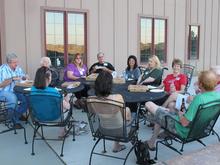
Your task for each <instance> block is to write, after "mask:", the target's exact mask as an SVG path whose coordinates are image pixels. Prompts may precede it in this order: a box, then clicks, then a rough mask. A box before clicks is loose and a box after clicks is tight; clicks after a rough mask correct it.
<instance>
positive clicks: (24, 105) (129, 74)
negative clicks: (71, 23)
mask: <svg viewBox="0 0 220 165" xmlns="http://www.w3.org/2000/svg"><path fill="white" fill-rule="evenodd" d="M97 60H98V62H96V63H94V64H93V65H92V66H91V67H90V68H89V69H88V68H87V66H86V65H85V64H83V58H82V55H81V54H79V53H77V54H75V55H74V58H73V59H72V60H71V62H70V63H69V64H68V65H67V66H66V67H65V69H64V77H63V80H64V81H67V82H71V81H79V80H80V79H85V78H86V76H87V75H88V74H92V73H99V74H98V77H97V79H96V81H95V86H94V89H95V94H96V95H97V96H99V97H104V98H110V99H112V100H117V101H121V102H124V100H123V96H122V95H120V94H112V93H111V90H112V83H113V82H112V79H113V77H112V73H113V72H114V71H115V68H114V66H113V65H112V64H110V63H109V62H106V61H104V53H102V52H100V53H98V54H97ZM6 62H7V63H6V64H3V65H1V66H0V100H1V101H6V102H7V105H8V109H9V110H10V111H15V112H16V113H15V116H14V119H15V121H16V128H20V127H21V125H20V119H21V117H22V115H23V114H24V113H25V112H26V111H27V109H28V102H27V98H26V96H25V95H24V94H21V93H16V92H14V90H13V88H14V86H15V83H16V82H18V81H21V80H25V79H27V78H28V77H27V75H26V74H25V73H24V71H23V70H22V69H21V68H20V66H18V57H17V56H16V55H15V54H13V53H12V54H8V55H7V57H6ZM182 66H183V63H182V61H181V60H180V59H174V60H173V62H172V69H173V71H172V73H171V74H168V75H167V76H166V77H165V79H164V80H162V77H163V72H162V69H161V63H160V60H159V58H158V57H157V56H156V55H153V56H151V57H149V60H148V64H147V65H146V69H145V70H144V72H143V73H141V70H140V69H139V66H138V63H137V58H136V57H135V56H134V55H130V56H129V57H128V59H127V67H126V68H125V72H124V73H125V77H126V79H127V80H129V79H132V80H135V81H136V84H139V85H153V86H156V87H158V88H164V90H165V92H167V97H166V99H165V100H164V101H163V102H160V103H158V102H156V103H158V104H159V105H156V104H155V103H153V102H146V103H145V108H146V110H147V111H148V113H150V114H151V115H152V116H153V118H154V131H153V135H152V137H151V138H150V139H149V140H147V141H146V144H147V145H148V146H149V149H150V150H155V141H156V140H157V137H158V135H159V133H160V127H161V126H163V125H164V120H165V116H167V115H169V116H172V117H174V118H176V119H177V120H178V121H180V122H181V124H182V125H176V124H175V123H168V127H169V129H170V130H172V131H174V132H176V133H178V134H179V135H180V136H182V137H184V136H186V135H187V133H188V128H187V126H188V125H189V123H190V122H191V121H192V120H193V119H194V117H195V114H196V110H197V108H198V106H199V104H201V103H206V102H208V101H211V100H216V99H217V98H220V68H219V67H216V68H215V67H214V68H211V69H210V70H208V71H202V72H201V73H200V74H199V77H198V82H197V85H198V88H199V93H198V94H197V95H196V96H189V97H188V98H187V102H188V103H189V107H188V109H187V111H186V112H181V111H178V110H176V108H175V101H176V99H177V97H178V94H180V93H184V89H185V87H186V85H187V81H188V79H187V76H186V75H185V74H183V73H181V69H182ZM50 68H51V61H50V59H49V58H48V57H43V58H42V59H41V62H40V68H38V70H37V72H36V75H35V79H34V84H33V87H32V88H31V92H36V91H43V92H52V93H54V94H55V95H60V93H59V92H58V91H57V90H56V89H55V88H53V87H50V83H51V81H52V74H53V72H51V70H50ZM88 89H89V86H87V85H85V88H84V90H82V91H80V92H77V93H75V96H76V98H77V100H76V101H75V107H76V108H81V107H82V104H83V103H82V102H81V98H82V97H88V95H87V91H88ZM18 101H19V102H20V105H18V106H17V103H18ZM68 103H69V99H64V102H63V105H64V109H68V108H69V104H68ZM127 106H128V107H129V108H127V110H126V111H127V113H126V115H127V116H126V118H127V119H129V121H128V122H130V120H132V119H131V112H130V111H132V112H135V108H137V107H136V106H134V105H131V104H128V105H127ZM148 115H149V114H148ZM63 131H64V130H62V131H61V132H62V133H61V135H62V134H63ZM123 149H125V146H124V145H121V144H119V143H118V142H115V143H114V146H113V152H119V151H121V150H123Z"/></svg>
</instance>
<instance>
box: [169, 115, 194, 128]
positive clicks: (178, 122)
mask: <svg viewBox="0 0 220 165" xmlns="http://www.w3.org/2000/svg"><path fill="white" fill-rule="evenodd" d="M169 118H170V119H171V120H174V121H175V122H176V123H177V124H179V125H182V123H180V121H178V120H176V119H175V118H173V117H172V116H168V115H167V116H165V128H167V121H168V119H169ZM190 125H191V122H190V123H189V124H188V125H187V126H186V127H187V128H189V127H190ZM182 126H183V125H182ZM183 127H184V126H183Z"/></svg>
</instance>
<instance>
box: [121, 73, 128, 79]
mask: <svg viewBox="0 0 220 165" xmlns="http://www.w3.org/2000/svg"><path fill="white" fill-rule="evenodd" d="M122 75H123V78H124V79H125V81H126V80H128V75H127V74H126V71H125V70H124V71H123V73H122Z"/></svg>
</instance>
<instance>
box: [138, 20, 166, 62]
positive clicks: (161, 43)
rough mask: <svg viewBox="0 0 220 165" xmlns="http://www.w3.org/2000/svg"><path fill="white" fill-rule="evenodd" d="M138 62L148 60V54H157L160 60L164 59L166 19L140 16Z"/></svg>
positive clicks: (163, 60)
mask: <svg viewBox="0 0 220 165" xmlns="http://www.w3.org/2000/svg"><path fill="white" fill-rule="evenodd" d="M140 32H141V34H140V38H141V41H140V62H141V63H145V62H147V61H148V58H149V56H151V55H154V54H155V55H157V56H158V57H159V59H160V60H161V62H162V63H163V62H165V61H166V53H167V51H166V49H167V41H166V39H167V20H166V19H157V18H146V17H141V29H140Z"/></svg>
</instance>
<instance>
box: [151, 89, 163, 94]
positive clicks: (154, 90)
mask: <svg viewBox="0 0 220 165" xmlns="http://www.w3.org/2000/svg"><path fill="white" fill-rule="evenodd" d="M163 91H164V90H163V89H151V90H150V92H155V93H157V92H163Z"/></svg>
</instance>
